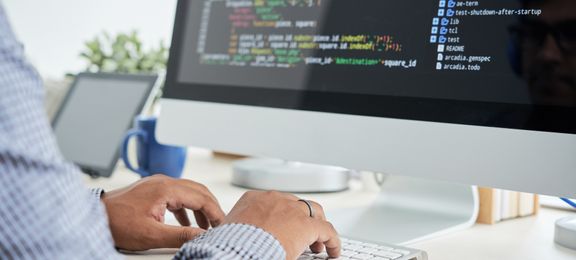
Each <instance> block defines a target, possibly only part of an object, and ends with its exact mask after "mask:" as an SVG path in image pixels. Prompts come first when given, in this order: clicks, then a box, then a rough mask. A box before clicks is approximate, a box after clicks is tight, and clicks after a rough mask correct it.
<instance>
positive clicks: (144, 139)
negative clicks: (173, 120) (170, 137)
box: [122, 116, 186, 178]
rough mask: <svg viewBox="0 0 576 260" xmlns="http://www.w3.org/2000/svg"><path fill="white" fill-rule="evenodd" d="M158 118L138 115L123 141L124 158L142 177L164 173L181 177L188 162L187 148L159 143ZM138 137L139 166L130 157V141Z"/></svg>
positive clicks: (131, 168)
mask: <svg viewBox="0 0 576 260" xmlns="http://www.w3.org/2000/svg"><path fill="white" fill-rule="evenodd" d="M155 130H156V118H155V117H145V116H138V117H136V119H135V120H134V128H133V129H132V130H129V131H128V133H126V136H125V137H124V141H123V143H122V160H123V161H124V164H125V165H126V167H127V168H128V169H130V170H132V171H133V172H136V173H138V174H140V176H142V177H147V176H151V175H153V174H157V173H160V174H164V175H168V176H171V177H174V178H180V176H182V171H183V170H184V163H185V162H186V148H184V147H178V146H170V145H163V144H159V143H158V141H157V140H156V136H155ZM133 137H136V141H137V142H136V155H137V160H138V168H135V167H134V166H132V164H131V163H130V160H129V159H128V142H129V141H130V139H132V138H133Z"/></svg>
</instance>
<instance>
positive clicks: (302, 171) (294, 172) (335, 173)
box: [232, 158, 350, 193]
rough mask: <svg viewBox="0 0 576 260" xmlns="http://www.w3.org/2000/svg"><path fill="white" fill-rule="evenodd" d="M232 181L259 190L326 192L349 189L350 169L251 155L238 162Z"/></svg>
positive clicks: (234, 165)
mask: <svg viewBox="0 0 576 260" xmlns="http://www.w3.org/2000/svg"><path fill="white" fill-rule="evenodd" d="M232 168H233V172H232V184H233V185H236V186H240V187H244V188H249V189H256V190H276V191H283V192H291V193H326V192H338V191H343V190H346V189H348V182H349V180H350V171H349V170H348V169H345V168H341V167H334V166H325V165H317V164H309V163H300V162H289V161H284V160H278V159H261V158H249V159H243V160H238V161H236V162H234V164H233V166H232Z"/></svg>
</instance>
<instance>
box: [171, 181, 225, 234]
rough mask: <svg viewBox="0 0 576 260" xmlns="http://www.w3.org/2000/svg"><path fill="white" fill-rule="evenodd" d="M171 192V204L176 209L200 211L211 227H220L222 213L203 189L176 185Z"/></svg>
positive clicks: (211, 196)
mask: <svg viewBox="0 0 576 260" xmlns="http://www.w3.org/2000/svg"><path fill="white" fill-rule="evenodd" d="M202 187H203V186H202ZM173 191H174V192H173V198H172V201H171V202H172V203H175V204H176V205H175V206H176V207H178V206H180V207H184V208H188V209H191V210H194V211H201V212H202V213H203V214H204V216H206V218H207V219H208V221H209V222H210V224H211V225H212V226H213V227H216V226H218V225H220V223H222V221H223V220H224V216H225V215H224V211H223V210H222V208H220V205H219V204H218V201H217V200H216V199H215V198H214V197H213V195H212V194H211V193H210V192H209V191H208V190H207V189H206V188H205V187H204V188H198V187H196V188H192V187H191V186H188V185H177V186H176V187H175V188H174V189H173Z"/></svg>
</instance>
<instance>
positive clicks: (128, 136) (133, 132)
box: [122, 129, 150, 177]
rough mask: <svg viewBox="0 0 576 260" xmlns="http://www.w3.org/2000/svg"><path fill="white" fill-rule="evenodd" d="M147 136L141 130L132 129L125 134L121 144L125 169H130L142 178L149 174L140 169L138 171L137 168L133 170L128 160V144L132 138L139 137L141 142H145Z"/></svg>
mask: <svg viewBox="0 0 576 260" xmlns="http://www.w3.org/2000/svg"><path fill="white" fill-rule="evenodd" d="M147 135H148V134H147V133H146V132H145V131H143V130H139V129H132V130H130V131H128V133H126V136H125V137H124V141H123V142H122V161H124V165H126V167H127V168H128V169H130V170H131V171H133V172H135V173H138V174H140V176H142V177H146V176H148V175H150V174H149V173H148V172H146V171H144V170H142V169H139V168H138V169H137V168H134V166H132V164H131V163H130V160H129V159H128V142H129V141H130V139H131V138H132V137H134V136H136V137H140V138H142V139H143V140H146V136H147Z"/></svg>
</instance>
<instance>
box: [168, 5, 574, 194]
mask: <svg viewBox="0 0 576 260" xmlns="http://www.w3.org/2000/svg"><path fill="white" fill-rule="evenodd" d="M572 4H573V1H571V0H541V1H500V0H477V1H454V0H446V1H444V0H439V1H438V0H434V1H418V0H403V1H382V0H365V1H360V2H359V1H347V0H181V1H179V2H178V7H177V14H176V22H175V25H174V34H173V42H172V47H171V50H170V61H169V66H168V72H167V79H166V86H165V89H164V96H163V98H162V100H161V101H162V102H161V104H162V112H161V116H160V119H159V126H158V138H159V140H160V141H162V142H165V143H170V144H178V145H192V146H198V147H206V148H211V149H215V150H218V151H226V152H231V153H239V154H245V155H253V156H262V157H271V158H282V159H287V160H293V161H301V162H313V163H318V164H326V165H337V166H343V167H347V168H352V169H358V170H371V171H379V172H385V173H390V174H395V175H407V176H413V177H423V178H431V179H434V180H442V181H450V182H457V183H465V184H473V185H481V186H489V187H497V188H505V189H511V190H518V191H527V192H534V193H541V194H550V195H557V196H567V197H572V198H573V197H576V189H575V188H574V183H576V158H575V157H574V156H575V155H576V135H575V134H576V120H575V118H576V87H575V84H576V76H575V75H576V71H575V66H574V63H575V59H576V58H575V56H574V51H575V40H574V33H573V32H574V28H575V27H574V26H573V25H574V18H575V17H576V11H574V10H576V9H574V8H571V7H570V6H571V5H572ZM562 10H563V11H562Z"/></svg>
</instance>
